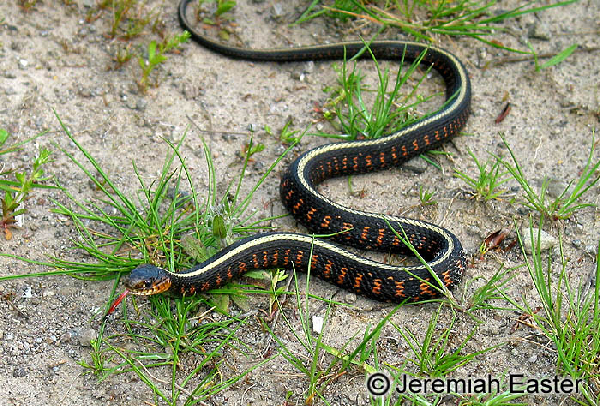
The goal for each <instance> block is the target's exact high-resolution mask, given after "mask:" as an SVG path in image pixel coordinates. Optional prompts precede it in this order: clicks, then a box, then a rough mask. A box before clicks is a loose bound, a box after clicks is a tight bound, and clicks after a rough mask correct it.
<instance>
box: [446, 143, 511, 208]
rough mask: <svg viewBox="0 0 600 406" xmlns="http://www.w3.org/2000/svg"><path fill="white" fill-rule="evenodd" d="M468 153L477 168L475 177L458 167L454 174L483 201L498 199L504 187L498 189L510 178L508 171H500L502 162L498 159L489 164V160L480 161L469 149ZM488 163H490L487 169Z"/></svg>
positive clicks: (503, 191)
mask: <svg viewBox="0 0 600 406" xmlns="http://www.w3.org/2000/svg"><path fill="white" fill-rule="evenodd" d="M469 155H470V156H471V158H473V161H475V165H476V166H477V169H478V170H479V175H478V176H477V177H471V176H469V175H468V174H467V173H465V172H462V171H460V170H458V169H454V171H455V176H456V177H457V178H459V179H461V180H463V181H464V182H465V183H466V184H467V185H468V186H470V187H471V189H473V192H472V194H473V196H474V197H475V198H477V199H481V200H483V201H488V200H493V199H500V198H501V197H502V195H503V194H504V193H505V192H506V191H505V190H504V189H499V188H500V186H502V185H503V184H504V183H506V182H508V181H509V180H510V177H507V176H506V175H508V174H509V172H508V171H503V172H501V169H502V164H501V162H500V161H499V160H497V159H496V161H495V162H494V163H493V164H491V163H490V162H485V163H481V162H480V161H479V160H478V159H477V157H476V156H475V154H473V152H471V151H469ZM488 165H490V167H489V169H488Z"/></svg>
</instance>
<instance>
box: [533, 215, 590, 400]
mask: <svg viewBox="0 0 600 406" xmlns="http://www.w3.org/2000/svg"><path fill="white" fill-rule="evenodd" d="M538 227H539V228H538V233H539V230H541V229H542V227H543V220H540V221H539V224H538ZM534 229H535V228H534V226H533V221H532V220H531V219H530V222H529V229H528V230H529V234H530V237H531V240H532V241H534V247H535V249H534V250H533V252H532V254H531V256H528V255H527V254H526V252H525V249H524V248H523V249H522V255H523V256H524V257H525V261H526V266H527V270H528V272H529V276H530V277H531V280H532V282H533V286H534V289H535V293H536V295H535V297H532V298H527V297H525V298H524V300H523V304H522V307H521V310H522V311H523V312H524V313H527V314H530V315H531V317H532V318H533V321H534V323H535V326H536V328H538V329H539V330H540V331H541V332H542V333H543V334H544V335H545V336H546V337H547V338H548V340H549V341H550V342H551V343H552V345H553V346H552V348H553V351H554V352H555V353H556V359H557V361H556V368H557V370H558V371H559V372H560V373H562V374H565V375H567V376H570V377H572V378H584V379H585V381H586V385H585V389H584V391H583V393H582V394H581V397H582V399H578V400H577V401H578V402H579V403H580V404H589V405H595V404H598V403H599V402H600V384H599V381H598V377H599V376H600V363H599V362H598V359H599V356H600V307H599V306H600V242H599V244H598V251H597V253H596V257H595V265H594V268H595V269H594V270H593V272H591V274H590V275H589V278H586V277H584V278H583V279H581V278H580V281H582V282H580V283H579V285H578V286H573V285H572V279H573V277H572V276H571V277H570V275H569V270H568V268H569V263H570V262H571V261H570V260H569V259H568V258H566V257H565V255H564V251H563V244H562V239H561V243H560V244H559V251H560V257H559V263H558V264H557V265H555V264H554V262H553V260H552V256H548V258H547V259H546V260H544V259H543V258H542V255H541V252H540V245H539V240H540V237H539V234H536V233H535V232H534ZM555 268H558V269H555ZM590 281H591V283H590ZM540 304H541V311H537V306H539V305H540Z"/></svg>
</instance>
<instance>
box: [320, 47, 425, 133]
mask: <svg viewBox="0 0 600 406" xmlns="http://www.w3.org/2000/svg"><path fill="white" fill-rule="evenodd" d="M363 52H369V53H370V55H371V59H372V60H373V63H374V64H375V67H376V71H377V78H378V84H377V89H375V90H371V89H369V88H368V87H367V86H365V85H364V82H363V81H364V75H363V74H362V73H361V71H360V70H359V69H358V67H357V64H356V62H355V61H354V66H353V68H352V70H350V69H349V67H348V61H347V60H346V58H345V57H344V59H343V61H342V66H341V68H339V69H336V70H337V73H338V86H337V87H336V88H329V89H326V90H328V91H329V92H330V100H329V101H328V102H327V103H326V105H325V110H324V117H325V118H327V119H328V120H332V119H333V118H335V117H337V119H338V120H339V128H338V129H339V131H340V132H342V133H343V135H337V134H327V133H319V134H318V135H321V136H325V137H332V138H343V139H346V140H355V139H357V138H359V137H364V138H368V139H371V138H379V137H382V136H384V135H387V134H389V133H392V132H396V131H398V130H400V129H401V128H402V127H404V126H406V125H408V124H411V123H412V122H415V121H417V119H416V118H412V117H410V114H409V111H410V110H411V109H414V108H415V107H416V106H417V105H418V104H419V103H421V102H423V101H424V100H427V99H429V98H427V99H424V98H417V101H416V102H414V103H411V104H408V105H406V103H407V101H408V100H409V99H410V98H412V97H413V96H414V95H415V93H416V90H417V88H418V86H419V84H420V83H421V82H422V81H423V80H425V78H426V76H427V73H424V74H423V76H422V77H421V78H420V80H419V81H418V83H417V84H416V85H414V86H413V88H412V90H411V91H410V92H409V94H408V95H405V96H402V94H401V93H400V89H401V88H402V86H403V85H404V84H406V82H407V81H408V79H409V78H410V77H411V75H412V74H413V73H414V71H415V70H416V69H417V67H418V66H419V62H420V60H421V58H422V57H423V56H424V54H423V55H421V57H420V58H418V59H417V60H416V61H415V62H413V63H412V64H411V65H410V67H409V68H408V69H407V70H406V72H404V71H403V69H404V67H403V65H402V63H403V62H404V57H403V58H402V60H401V61H400V65H399V67H398V71H397V73H396V75H395V77H393V76H392V75H391V72H390V69H389V68H386V69H382V67H381V66H380V64H379V62H378V61H377V59H376V58H375V56H374V55H373V54H372V53H371V50H370V49H369V46H368V44H367V43H365V49H364V51H363ZM360 54H361V53H359V54H358V55H356V56H355V57H354V59H356V58H358V57H360ZM392 78H393V82H392ZM371 94H374V98H372V102H371V103H369V102H368V100H369V98H370V96H371ZM399 106H400V107H399Z"/></svg>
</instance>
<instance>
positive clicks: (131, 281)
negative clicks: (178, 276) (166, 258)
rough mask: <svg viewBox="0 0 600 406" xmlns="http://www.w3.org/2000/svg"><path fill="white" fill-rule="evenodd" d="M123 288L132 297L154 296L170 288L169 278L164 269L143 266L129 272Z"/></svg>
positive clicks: (149, 265)
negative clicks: (125, 288)
mask: <svg viewBox="0 0 600 406" xmlns="http://www.w3.org/2000/svg"><path fill="white" fill-rule="evenodd" d="M125 286H126V287H127V289H128V290H129V291H130V292H131V293H132V294H134V295H144V296H148V295H155V294H157V293H162V292H166V291H167V290H168V289H169V288H170V287H171V278H170V277H169V274H168V273H167V272H166V271H165V270H164V269H160V268H158V267H156V266H154V265H151V264H143V265H140V266H138V267H137V268H135V269H134V270H133V271H131V274H130V275H129V277H128V278H126V279H125Z"/></svg>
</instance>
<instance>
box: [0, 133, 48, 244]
mask: <svg viewBox="0 0 600 406" xmlns="http://www.w3.org/2000/svg"><path fill="white" fill-rule="evenodd" d="M43 135H45V132H41V133H39V134H37V135H34V136H33V137H30V138H27V139H25V140H23V141H20V142H16V143H14V144H11V145H6V143H7V142H8V140H9V139H10V138H11V134H10V133H9V132H8V131H6V130H4V129H1V128H0V156H2V155H7V154H10V153H16V152H18V151H19V150H20V149H21V147H22V146H23V145H25V144H27V143H29V142H31V141H34V140H36V139H37V138H39V137H41V136H43ZM50 154H51V152H50V150H48V149H46V148H42V149H40V150H39V152H38V154H37V156H36V157H35V159H34V160H33V162H32V164H31V169H30V170H29V171H22V172H21V171H17V170H14V169H4V168H5V167H4V166H2V168H0V191H2V192H4V197H3V198H2V199H0V200H1V202H2V213H1V214H2V217H1V218H0V229H1V230H2V231H3V232H4V238H5V239H6V240H10V239H12V231H11V229H12V228H14V227H15V226H16V223H17V219H18V218H19V216H21V215H22V214H24V213H25V212H26V209H25V208H24V207H23V206H24V204H25V202H26V201H27V200H28V199H29V198H30V195H31V193H32V190H33V189H34V188H40V187H47V186H44V185H43V183H42V182H44V181H47V180H49V178H47V177H45V176H44V169H43V167H44V166H45V165H46V164H47V163H48V161H49V160H50ZM10 162H11V161H9V163H10ZM11 175H12V176H14V180H11V179H10V176H11Z"/></svg>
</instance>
